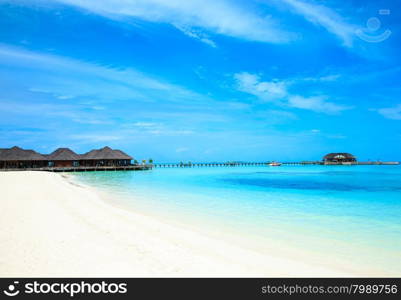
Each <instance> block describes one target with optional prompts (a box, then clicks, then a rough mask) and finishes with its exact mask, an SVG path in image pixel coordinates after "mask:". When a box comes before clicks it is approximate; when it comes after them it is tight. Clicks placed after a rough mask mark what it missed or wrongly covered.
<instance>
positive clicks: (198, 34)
mask: <svg viewBox="0 0 401 300" xmlns="http://www.w3.org/2000/svg"><path fill="white" fill-rule="evenodd" d="M176 27H177V29H179V30H181V32H183V33H184V34H186V35H187V36H189V37H191V38H194V39H196V40H199V41H201V42H202V43H205V44H207V45H209V46H210V47H213V48H216V47H217V45H216V43H215V42H214V41H213V40H211V39H210V38H209V36H208V35H207V34H205V33H204V32H202V31H200V30H196V29H194V28H188V27H183V26H176Z"/></svg>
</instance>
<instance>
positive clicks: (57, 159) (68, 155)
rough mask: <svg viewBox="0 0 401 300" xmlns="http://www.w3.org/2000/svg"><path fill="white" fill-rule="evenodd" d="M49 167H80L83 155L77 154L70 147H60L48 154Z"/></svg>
mask: <svg viewBox="0 0 401 300" xmlns="http://www.w3.org/2000/svg"><path fill="white" fill-rule="evenodd" d="M46 158H47V160H48V166H49V167H78V166H79V165H80V160H81V155H79V154H76V153H75V152H74V151H72V150H71V149H69V148H58V149H57V150H55V151H54V152H52V153H51V154H49V155H46Z"/></svg>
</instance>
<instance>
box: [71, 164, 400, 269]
mask: <svg viewBox="0 0 401 300" xmlns="http://www.w3.org/2000/svg"><path fill="white" fill-rule="evenodd" d="M74 178H76V180H78V181H79V182H81V183H83V184H88V185H91V186H94V187H97V188H99V189H102V190H105V191H107V192H111V193H112V194H113V195H114V199H115V201H117V202H118V203H119V204H120V205H123V206H124V207H126V208H127V209H133V210H135V211H137V212H140V213H142V214H146V215H151V216H152V215H153V216H156V217H158V218H163V220H166V221H171V222H175V223H179V224H180V225H184V226H187V227H190V228H191V229H194V230H198V231H200V232H205V233H208V234H211V235H213V236H215V237H217V238H221V239H227V240H230V242H234V243H241V244H242V245H243V246H245V247H249V248H253V249H254V250H257V251H261V252H266V253H273V254H274V255H282V256H287V257H288V256H291V257H292V258H294V259H299V260H302V259H304V258H306V257H308V261H311V259H312V261H313V262H315V263H316V264H320V265H325V264H326V265H333V264H335V265H336V266H337V267H338V268H339V269H341V270H344V271H351V272H353V273H355V274H357V275H358V274H359V275H364V274H368V275H369V274H373V275H388V276H390V275H392V276H401V166H281V167H268V166H261V167H201V168H165V169H164V168H157V169H154V170H151V171H141V172H133V171H115V172H87V173H76V174H74Z"/></svg>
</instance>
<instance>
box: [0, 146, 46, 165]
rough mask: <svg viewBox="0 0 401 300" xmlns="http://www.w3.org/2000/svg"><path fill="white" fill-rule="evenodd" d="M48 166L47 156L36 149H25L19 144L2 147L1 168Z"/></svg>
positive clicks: (0, 155)
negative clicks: (18, 145)
mask: <svg viewBox="0 0 401 300" xmlns="http://www.w3.org/2000/svg"><path fill="white" fill-rule="evenodd" d="M46 166H47V159H46V157H44V156H43V155H41V154H39V153H37V152H36V151H34V150H25V149H22V148H20V147H17V146H14V147H12V148H8V149H4V148H3V149H0V169H26V168H42V167H46Z"/></svg>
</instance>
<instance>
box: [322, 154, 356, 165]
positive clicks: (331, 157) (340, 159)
mask: <svg viewBox="0 0 401 300" xmlns="http://www.w3.org/2000/svg"><path fill="white" fill-rule="evenodd" d="M323 162H324V163H327V164H330V163H344V162H345V163H353V162H356V157H355V156H354V155H352V154H350V153H345V152H341V153H329V154H326V155H325V156H324V157H323Z"/></svg>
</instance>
